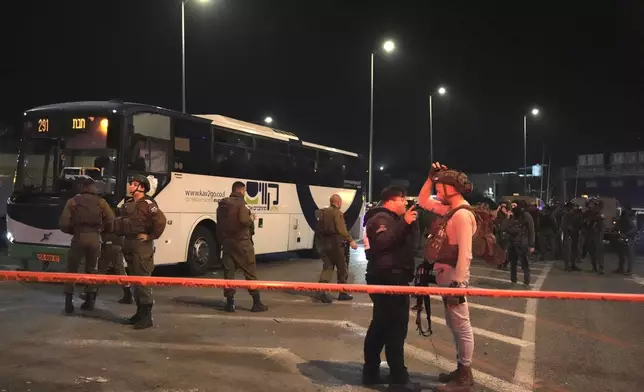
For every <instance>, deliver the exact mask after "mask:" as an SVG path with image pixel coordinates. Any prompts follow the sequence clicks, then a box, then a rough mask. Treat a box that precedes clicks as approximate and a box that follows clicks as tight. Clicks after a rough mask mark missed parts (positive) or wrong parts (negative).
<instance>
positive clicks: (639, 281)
mask: <svg viewBox="0 0 644 392" xmlns="http://www.w3.org/2000/svg"><path fill="white" fill-rule="evenodd" d="M626 280H630V281H631V282H635V283H637V284H641V285H644V278H642V277H641V276H638V275H635V274H633V276H631V277H630V278H626Z"/></svg>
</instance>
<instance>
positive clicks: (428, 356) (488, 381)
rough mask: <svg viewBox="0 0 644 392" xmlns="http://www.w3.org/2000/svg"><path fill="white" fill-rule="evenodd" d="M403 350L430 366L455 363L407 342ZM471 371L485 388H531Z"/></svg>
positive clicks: (518, 391) (520, 391) (507, 391)
mask: <svg viewBox="0 0 644 392" xmlns="http://www.w3.org/2000/svg"><path fill="white" fill-rule="evenodd" d="M343 323H346V327H347V328H349V329H351V330H353V332H354V333H356V334H358V335H365V334H366V333H367V329H366V328H364V327H361V326H359V325H356V324H354V323H350V322H343ZM405 351H406V352H407V353H410V354H411V355H412V356H414V357H416V358H417V359H418V360H420V361H422V362H425V363H427V364H430V365H432V366H436V367H438V368H440V369H443V370H446V371H452V370H454V367H455V366H456V364H455V363H454V362H453V361H450V360H449V359H447V358H445V357H442V356H440V355H437V354H435V353H432V352H430V351H427V350H423V349H421V348H418V347H416V346H413V345H411V344H408V343H406V344H405ZM472 373H474V379H475V380H476V382H477V383H478V384H481V385H483V386H485V387H487V388H490V389H492V390H495V391H498V392H528V391H530V390H531V389H526V388H525V387H523V386H520V385H515V384H513V383H511V382H508V381H505V380H502V379H500V378H496V377H494V376H492V375H489V374H487V373H483V372H481V371H478V370H476V369H474V370H472Z"/></svg>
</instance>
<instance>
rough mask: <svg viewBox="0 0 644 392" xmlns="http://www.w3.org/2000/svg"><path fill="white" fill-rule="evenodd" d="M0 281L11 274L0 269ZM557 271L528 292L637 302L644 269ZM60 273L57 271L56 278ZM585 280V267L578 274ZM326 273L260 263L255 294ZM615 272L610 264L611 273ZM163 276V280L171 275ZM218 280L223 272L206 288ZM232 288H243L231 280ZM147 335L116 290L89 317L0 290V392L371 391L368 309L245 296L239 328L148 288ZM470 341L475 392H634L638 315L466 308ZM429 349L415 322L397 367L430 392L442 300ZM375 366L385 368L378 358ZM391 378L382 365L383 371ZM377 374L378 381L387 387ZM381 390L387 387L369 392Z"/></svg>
mask: <svg viewBox="0 0 644 392" xmlns="http://www.w3.org/2000/svg"><path fill="white" fill-rule="evenodd" d="M0 264H2V266H3V268H6V269H13V268H17V267H18V266H19V263H17V262H15V261H14V260H11V259H8V258H7V257H6V256H4V257H3V256H0ZM562 264H563V263H561V262H536V263H534V264H533V265H532V266H533V276H532V284H531V287H530V288H523V287H522V285H519V288H520V289H526V290H539V289H541V290H573V291H607V292H629V293H644V279H642V278H640V276H644V263H642V261H641V260H638V263H637V264H636V271H635V272H636V276H635V277H633V278H626V277H624V276H621V275H612V274H610V273H609V274H607V275H605V276H598V275H596V274H592V273H590V272H577V273H568V272H564V271H563V265H562ZM365 265H366V261H365V260H364V254H363V253H362V252H361V251H356V252H353V253H352V261H351V273H350V281H353V282H355V283H362V282H363V281H364V268H365ZM60 267H61V266H55V268H54V269H58V268H60ZM581 267H582V268H583V269H585V270H589V269H590V263H589V262H588V261H586V262H584V263H583V264H581ZM320 268H321V262H320V261H319V260H311V259H297V258H282V259H279V258H275V257H273V258H272V259H269V260H263V261H261V262H260V263H259V273H258V274H259V277H260V278H261V279H263V280H280V281H308V282H311V281H316V280H317V277H318V274H319V270H320ZM614 268H615V260H614V258H613V257H609V258H608V260H607V270H608V271H611V270H612V269H614ZM176 273H177V269H176V268H174V267H160V268H158V269H157V271H156V274H158V275H170V276H171V275H174V274H176ZM210 276H212V277H221V273H220V272H215V273H213V274H211V275H210ZM240 277H241V276H240ZM471 283H472V284H473V285H475V286H479V287H488V288H500V289H508V288H512V286H511V284H510V281H509V273H508V272H506V271H499V270H496V269H491V268H488V267H487V266H485V265H484V264H482V263H479V262H476V263H475V264H474V265H473V268H472V281H471ZM154 292H155V296H156V305H155V307H154V311H153V313H154V320H155V324H156V325H155V327H154V328H152V329H148V330H144V331H135V330H133V329H132V328H131V327H130V326H127V325H123V324H122V320H123V319H124V318H125V317H129V316H130V315H131V314H132V313H133V312H134V306H132V305H121V304H118V303H117V302H116V301H117V300H118V299H119V298H120V289H119V288H118V287H105V288H102V289H101V291H100V293H99V297H98V300H97V310H95V311H93V312H83V311H80V309H78V306H79V305H80V303H81V301H80V300H78V299H77V300H76V305H77V309H76V313H75V314H74V315H72V316H67V315H65V314H64V313H63V310H62V309H63V299H64V298H63V294H62V287H61V286H59V285H53V284H25V283H17V282H2V283H0V352H1V353H2V355H0V392H3V391H6V392H14V391H28V392H32V391H33V392H37V391H60V390H74V391H82V392H85V391H99V392H102V391H105V392H107V391H113V392H126V391H137V392H138V391H158V392H161V391H176V392H179V391H190V392H197V391H233V390H235V391H249V392H250V391H253V392H255V391H258V390H261V391H280V392H283V391H294V392H295V391H298V392H301V391H367V390H368V389H366V388H363V387H361V386H360V385H359V383H360V369H361V366H362V344H363V339H364V333H365V331H366V328H367V327H368V325H369V321H370V316H371V302H370V301H369V298H368V296H367V295H362V294H358V295H356V296H355V299H354V301H352V302H338V301H335V302H334V303H333V304H330V305H325V304H321V303H318V302H316V301H315V300H314V299H313V298H312V294H309V293H297V292H266V293H263V301H264V302H265V303H266V304H267V305H268V306H269V311H268V312H265V313H260V314H254V313H250V312H249V311H248V310H249V309H250V306H251V299H250V297H249V295H248V293H246V292H244V291H239V292H238V294H237V303H238V310H237V312H236V313H235V314H228V313H225V312H224V311H223V298H222V293H221V291H220V290H208V289H190V288H155V289H154ZM469 301H470V305H471V319H472V324H473V326H474V328H475V330H474V332H475V344H476V347H475V359H474V369H475V379H476V382H477V386H476V390H477V391H518V392H520V391H531V390H535V391H583V392H592V391H642V390H644V374H643V372H642V371H641V370H640V366H639V365H640V363H642V358H644V339H642V338H641V337H640V334H641V333H642V331H643V330H642V325H644V305H638V304H627V303H610V302H587V301H563V300H523V299H500V298H469ZM432 304H433V305H434V306H433V327H434V335H433V337H432V338H431V339H429V338H425V337H421V336H419V335H418V334H417V333H416V332H415V325H414V323H413V322H414V317H413V316H414V315H413V314H411V313H410V324H409V335H408V339H407V343H408V346H407V350H406V360H407V366H408V367H409V369H410V372H411V374H412V378H414V379H415V380H416V381H418V382H420V383H421V384H422V385H423V387H424V388H425V390H431V388H432V387H433V386H435V385H436V382H437V381H436V376H437V374H438V372H440V371H444V370H451V369H452V368H453V367H454V366H455V364H454V360H455V352H454V348H453V343H452V338H451V333H450V332H449V330H448V329H447V328H446V326H445V322H444V318H443V310H442V305H441V302H440V299H439V298H434V299H433V300H432ZM383 361H384V354H383ZM383 367H386V362H383ZM386 373H387V371H386V369H385V370H383V374H386ZM377 389H379V390H385V388H384V386H383V387H381V388H377Z"/></svg>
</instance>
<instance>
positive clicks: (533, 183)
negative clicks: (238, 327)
mask: <svg viewBox="0 0 644 392" xmlns="http://www.w3.org/2000/svg"><path fill="white" fill-rule="evenodd" d="M548 167H549V166H548V165H540V164H537V165H532V166H530V167H527V168H526V169H525V170H522V169H519V170H517V171H504V172H497V173H473V174H468V175H467V177H468V179H469V180H470V181H471V182H472V184H474V191H475V192H477V193H481V194H483V196H485V197H489V198H490V199H492V200H494V201H496V202H499V201H501V199H502V198H503V197H504V196H512V195H522V196H534V197H537V198H539V199H542V200H544V201H545V200H548V199H549V198H550V197H549V196H550V195H552V194H553V191H554V190H556V189H555V187H554V185H555V182H554V181H553V179H552V178H550V179H549V178H548V176H549V174H552V175H554V172H553V173H549V169H548ZM524 176H526V177H527V178H526V181H525V183H524ZM548 184H550V186H549V185H548ZM524 186H527V191H526V192H524Z"/></svg>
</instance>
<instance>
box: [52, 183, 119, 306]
mask: <svg viewBox="0 0 644 392" xmlns="http://www.w3.org/2000/svg"><path fill="white" fill-rule="evenodd" d="M79 182H80V184H79V185H80V187H81V189H80V193H79V194H77V195H76V196H74V197H72V198H71V199H69V200H68V201H67V204H65V208H64V209H63V212H62V214H61V216H60V219H59V221H58V224H59V227H60V230H61V231H62V232H64V233H67V234H71V235H72V236H73V237H72V241H71V245H70V248H69V257H68V258H67V272H73V273H78V269H79V267H80V265H81V262H82V261H83V259H84V260H85V273H86V274H95V273H96V267H97V263H98V257H99V255H100V254H101V232H108V233H109V232H111V231H112V225H113V224H114V213H113V212H112V209H111V208H110V206H109V204H107V202H106V201H105V200H104V199H103V198H102V197H100V196H99V195H98V194H97V193H98V191H97V189H96V184H95V183H94V180H92V179H91V178H83V179H81V180H80V181H79ZM73 297H74V284H73V283H70V284H66V285H65V312H66V313H73V312H74V302H73ZM95 301H96V287H95V286H92V285H87V286H85V302H83V304H82V305H81V309H83V310H93V309H94V302H95Z"/></svg>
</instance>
